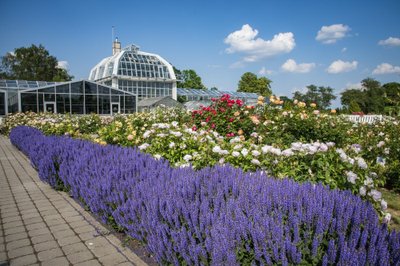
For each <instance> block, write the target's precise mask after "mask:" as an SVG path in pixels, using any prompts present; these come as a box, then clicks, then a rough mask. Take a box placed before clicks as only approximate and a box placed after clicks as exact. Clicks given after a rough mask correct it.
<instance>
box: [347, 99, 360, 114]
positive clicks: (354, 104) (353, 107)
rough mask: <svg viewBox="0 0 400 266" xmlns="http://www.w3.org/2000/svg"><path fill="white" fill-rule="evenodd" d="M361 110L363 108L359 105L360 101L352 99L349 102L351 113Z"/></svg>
mask: <svg viewBox="0 0 400 266" xmlns="http://www.w3.org/2000/svg"><path fill="white" fill-rule="evenodd" d="M361 111H362V110H361V108H360V106H359V105H358V103H357V102H356V101H354V100H352V101H351V102H350V104H349V112H350V113H358V112H361Z"/></svg>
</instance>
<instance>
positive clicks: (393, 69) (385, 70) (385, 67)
mask: <svg viewBox="0 0 400 266" xmlns="http://www.w3.org/2000/svg"><path fill="white" fill-rule="evenodd" d="M394 73H399V74H400V66H392V65H391V64H388V63H382V64H380V65H378V66H377V67H376V68H375V69H374V71H372V74H377V75H379V74H394Z"/></svg>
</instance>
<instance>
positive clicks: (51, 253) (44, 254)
mask: <svg viewBox="0 0 400 266" xmlns="http://www.w3.org/2000/svg"><path fill="white" fill-rule="evenodd" d="M63 255H64V254H63V252H62V251H61V249H60V248H53V249H49V250H45V251H41V252H39V253H38V258H39V260H40V261H46V260H51V259H54V258H57V257H61V256H63Z"/></svg>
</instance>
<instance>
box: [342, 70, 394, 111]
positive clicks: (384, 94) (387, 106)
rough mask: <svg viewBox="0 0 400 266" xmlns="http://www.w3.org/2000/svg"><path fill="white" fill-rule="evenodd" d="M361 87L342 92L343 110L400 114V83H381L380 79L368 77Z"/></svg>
mask: <svg viewBox="0 0 400 266" xmlns="http://www.w3.org/2000/svg"><path fill="white" fill-rule="evenodd" d="M361 85H362V87H361V88H353V89H348V90H345V91H344V92H342V93H341V95H342V96H341V102H342V105H343V111H347V112H348V113H358V112H362V113H364V114H385V115H400V83H397V82H390V83H386V84H384V85H381V84H380V82H379V81H377V80H375V79H372V78H366V79H364V80H362V81H361Z"/></svg>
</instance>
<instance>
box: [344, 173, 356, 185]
mask: <svg viewBox="0 0 400 266" xmlns="http://www.w3.org/2000/svg"><path fill="white" fill-rule="evenodd" d="M346 176H347V181H349V182H350V183H352V184H355V183H356V180H357V179H358V177H357V175H356V174H355V173H353V172H352V171H348V172H346Z"/></svg>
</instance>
